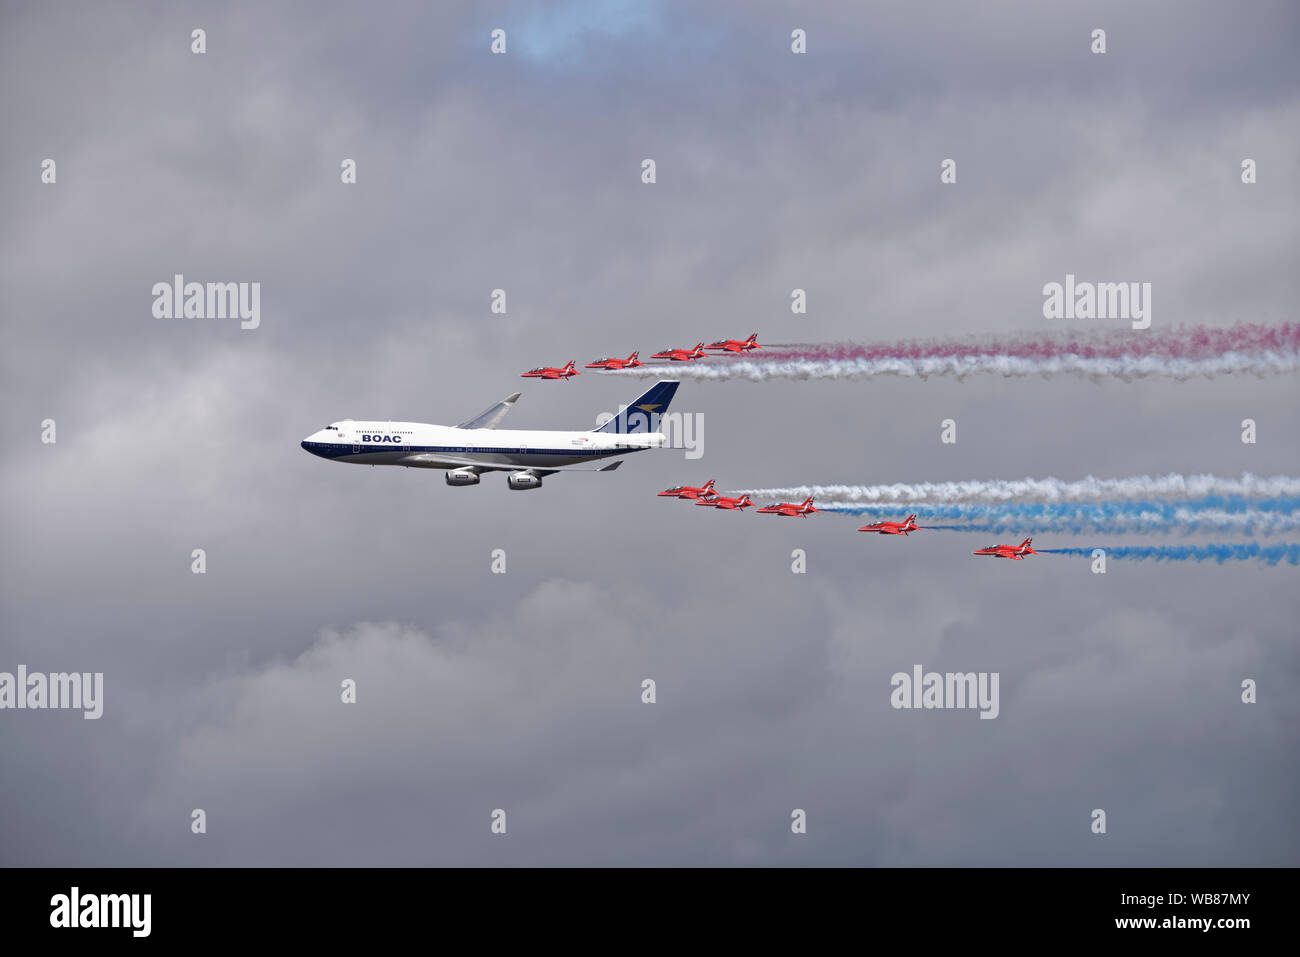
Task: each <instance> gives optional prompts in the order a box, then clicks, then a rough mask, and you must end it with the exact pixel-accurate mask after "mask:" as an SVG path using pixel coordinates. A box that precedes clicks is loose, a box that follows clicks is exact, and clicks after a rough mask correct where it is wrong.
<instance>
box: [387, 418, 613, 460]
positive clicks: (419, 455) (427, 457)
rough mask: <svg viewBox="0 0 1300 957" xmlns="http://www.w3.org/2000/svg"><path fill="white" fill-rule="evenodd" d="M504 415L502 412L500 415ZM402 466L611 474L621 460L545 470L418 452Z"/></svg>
mask: <svg viewBox="0 0 1300 957" xmlns="http://www.w3.org/2000/svg"><path fill="white" fill-rule="evenodd" d="M489 411H490V410H489ZM504 414H505V413H504V412H503V413H502V415H504ZM485 428H486V426H485ZM402 464H403V465H414V466H417V467H418V466H424V467H425V468H435V469H443V468H446V469H473V470H474V471H475V472H533V473H534V474H536V475H550V474H551V473H552V472H612V471H614V469H616V468H618V467H619V466H620V465H622V464H623V460H622V459H619V460H618V461H616V462H610V463H609V464H608V465H601V466H591V465H551V466H547V467H546V468H530V467H529V466H527V465H492V464H489V463H484V462H480V461H478V460H477V459H470V458H462V457H461V456H458V455H434V454H433V453H430V452H418V453H416V454H415V455H408V456H407V457H406V458H405V459H403V460H402Z"/></svg>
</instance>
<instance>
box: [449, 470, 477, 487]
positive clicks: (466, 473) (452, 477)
mask: <svg viewBox="0 0 1300 957" xmlns="http://www.w3.org/2000/svg"><path fill="white" fill-rule="evenodd" d="M444 477H445V478H446V479H447V484H448V485H477V484H478V473H477V472H475V471H474V470H473V469H448V470H447V472H446V474H445V476H444Z"/></svg>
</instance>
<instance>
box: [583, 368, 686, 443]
mask: <svg viewBox="0 0 1300 957" xmlns="http://www.w3.org/2000/svg"><path fill="white" fill-rule="evenodd" d="M680 384H681V383H679V382H677V381H676V380H673V379H661V380H659V381H658V382H656V383H655V384H654V385H653V386H651V387H650V390H649V391H648V392H646V393H645V394H643V395H641V396H638V397H637V398H636V399H633V400H632V401H631V402H629V403H628V404H627V406H626V407H625V408H623V409H620V410H619V413H618V415H616V416H614V418H612V419H610V420H609V421H608V422H606V423H605V424H604V425H602V426H601V427H600V428H598V429H593V430H592V431H594V432H621V433H631V432H658V431H659V417H660V416H662V415H663V414H664V413H665V412H667V411H668V404H669V403H670V402H672V401H673V395H674V393H676V392H677V386H679V385H680Z"/></svg>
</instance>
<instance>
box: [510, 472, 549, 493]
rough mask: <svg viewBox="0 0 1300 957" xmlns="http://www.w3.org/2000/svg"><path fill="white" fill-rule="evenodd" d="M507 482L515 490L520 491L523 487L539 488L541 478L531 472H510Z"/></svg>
mask: <svg viewBox="0 0 1300 957" xmlns="http://www.w3.org/2000/svg"><path fill="white" fill-rule="evenodd" d="M507 483H508V484H509V485H510V487H511V488H512V489H514V490H515V491H516V492H522V491H524V489H529V488H541V487H542V480H541V479H540V478H538V477H537V476H536V475H534V474H533V473H532V472H512V473H510V478H509V479H507Z"/></svg>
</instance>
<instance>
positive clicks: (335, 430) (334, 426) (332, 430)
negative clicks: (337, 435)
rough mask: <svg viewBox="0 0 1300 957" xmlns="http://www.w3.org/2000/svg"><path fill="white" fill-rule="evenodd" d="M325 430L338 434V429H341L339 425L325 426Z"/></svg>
mask: <svg viewBox="0 0 1300 957" xmlns="http://www.w3.org/2000/svg"><path fill="white" fill-rule="evenodd" d="M325 428H326V429H328V430H329V431H331V432H337V431H338V429H339V427H338V426H337V425H327V426H325Z"/></svg>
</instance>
